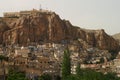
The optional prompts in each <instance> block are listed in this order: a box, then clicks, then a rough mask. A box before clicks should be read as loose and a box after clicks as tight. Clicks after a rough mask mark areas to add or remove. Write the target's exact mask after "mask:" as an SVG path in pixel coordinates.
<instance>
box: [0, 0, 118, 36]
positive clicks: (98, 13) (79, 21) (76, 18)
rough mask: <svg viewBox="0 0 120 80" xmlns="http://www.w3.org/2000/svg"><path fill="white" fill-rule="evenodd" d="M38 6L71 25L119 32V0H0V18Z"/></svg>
mask: <svg viewBox="0 0 120 80" xmlns="http://www.w3.org/2000/svg"><path fill="white" fill-rule="evenodd" d="M40 4H41V5H42V8H43V9H49V10H52V11H55V12H56V13H57V14H59V16H60V17H61V18H62V19H66V20H70V22H71V23H72V24H73V25H76V26H79V27H82V28H87V29H105V31H106V32H107V33H108V34H115V33H119V32H120V0H0V16H2V15H3V12H11V11H20V10H31V9H33V8H36V9H39V7H40Z"/></svg>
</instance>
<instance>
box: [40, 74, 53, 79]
mask: <svg viewBox="0 0 120 80" xmlns="http://www.w3.org/2000/svg"><path fill="white" fill-rule="evenodd" d="M38 80H52V76H50V75H49V74H43V75H41V76H40V77H39V79H38Z"/></svg>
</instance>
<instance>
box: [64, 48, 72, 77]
mask: <svg viewBox="0 0 120 80" xmlns="http://www.w3.org/2000/svg"><path fill="white" fill-rule="evenodd" d="M70 74H71V62H70V52H69V50H68V49H67V50H65V51H64V56H63V61H62V79H65V78H66V77H67V76H69V75H70Z"/></svg>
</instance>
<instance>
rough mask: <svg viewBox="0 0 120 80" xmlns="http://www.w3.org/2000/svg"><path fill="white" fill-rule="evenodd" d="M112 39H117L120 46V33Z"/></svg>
mask: <svg viewBox="0 0 120 80" xmlns="http://www.w3.org/2000/svg"><path fill="white" fill-rule="evenodd" d="M112 37H113V38H114V39H116V40H117V41H119V44H120V33H117V34H114V35H112Z"/></svg>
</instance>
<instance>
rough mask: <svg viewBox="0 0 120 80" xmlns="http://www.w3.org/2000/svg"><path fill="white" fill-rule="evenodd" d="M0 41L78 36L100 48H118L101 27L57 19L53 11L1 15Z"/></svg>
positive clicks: (23, 42) (8, 42)
mask: <svg viewBox="0 0 120 80" xmlns="http://www.w3.org/2000/svg"><path fill="white" fill-rule="evenodd" d="M1 20H2V22H0V43H1V44H2V43H4V44H21V45H27V44H28V43H31V42H35V43H40V42H59V43H60V42H61V41H63V40H77V39H81V40H83V41H84V42H86V44H88V45H91V46H92V47H98V48H100V49H107V50H118V48H119V45H118V42H117V41H116V40H115V39H113V38H112V37H111V36H109V35H107V34H106V33H105V31H104V30H86V29H82V28H79V27H75V26H73V25H72V24H71V23H70V22H69V21H66V20H61V19H60V17H59V16H58V15H57V14H55V13H54V12H51V13H40V14H37V15H32V16H23V17H19V18H15V19H14V18H13V19H12V18H8V19H7V18H2V19H1Z"/></svg>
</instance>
